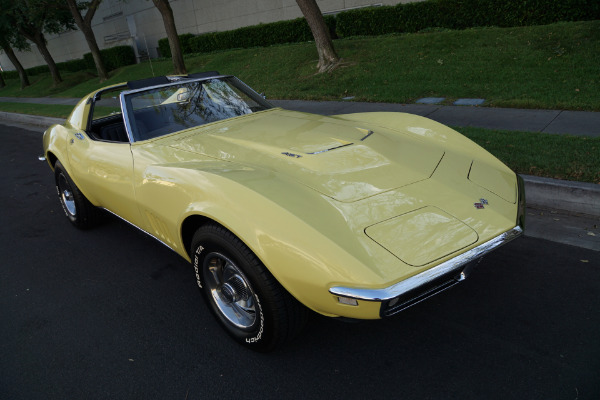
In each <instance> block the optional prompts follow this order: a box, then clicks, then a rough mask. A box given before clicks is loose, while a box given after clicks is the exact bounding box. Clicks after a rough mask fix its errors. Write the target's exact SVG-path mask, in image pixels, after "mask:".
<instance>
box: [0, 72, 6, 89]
mask: <svg viewBox="0 0 600 400" xmlns="http://www.w3.org/2000/svg"><path fill="white" fill-rule="evenodd" d="M4 86H6V82H4V77H3V76H2V72H0V88H3V87H4Z"/></svg>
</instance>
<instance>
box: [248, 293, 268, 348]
mask: <svg viewBox="0 0 600 400" xmlns="http://www.w3.org/2000/svg"><path fill="white" fill-rule="evenodd" d="M254 299H255V300H256V304H257V305H258V310H259V312H260V326H259V328H258V332H257V334H256V336H254V337H249V338H246V343H250V344H251V343H257V342H258V341H260V339H262V335H263V331H264V328H265V316H264V314H263V309H262V304H260V299H259V298H258V295H255V296H254Z"/></svg>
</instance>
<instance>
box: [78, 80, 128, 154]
mask: <svg viewBox="0 0 600 400" xmlns="http://www.w3.org/2000/svg"><path fill="white" fill-rule="evenodd" d="M122 90H123V88H118V89H115V90H110V91H105V92H101V93H100V98H97V99H96V101H95V102H94V108H93V110H92V115H91V116H90V118H91V124H90V126H89V130H88V134H89V135H90V137H91V138H92V139H94V140H99V141H104V142H117V143H128V142H129V138H128V137H127V131H126V130H125V124H124V123H123V115H122V114H121V106H120V102H119V94H120V93H121V91H122Z"/></svg>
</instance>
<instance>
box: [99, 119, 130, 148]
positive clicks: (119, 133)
mask: <svg viewBox="0 0 600 400" xmlns="http://www.w3.org/2000/svg"><path fill="white" fill-rule="evenodd" d="M98 136H99V138H100V139H101V140H108V141H110V142H125V143H126V142H129V138H128V137H127V133H126V132H125V126H123V123H122V122H116V123H113V124H108V125H105V126H103V127H101V128H100V132H98Z"/></svg>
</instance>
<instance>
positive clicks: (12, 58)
mask: <svg viewBox="0 0 600 400" xmlns="http://www.w3.org/2000/svg"><path fill="white" fill-rule="evenodd" d="M2 50H4V52H5V53H6V55H7V56H8V59H9V60H10V62H11V63H12V65H13V66H14V67H15V69H16V70H17V72H18V73H19V78H20V79H21V89H24V88H26V87H27V86H29V78H28V77H27V71H25V68H23V66H22V65H21V63H20V62H19V59H18V58H17V56H16V55H15V52H14V51H13V49H12V47H10V46H9V45H5V44H4V43H3V44H2Z"/></svg>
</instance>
